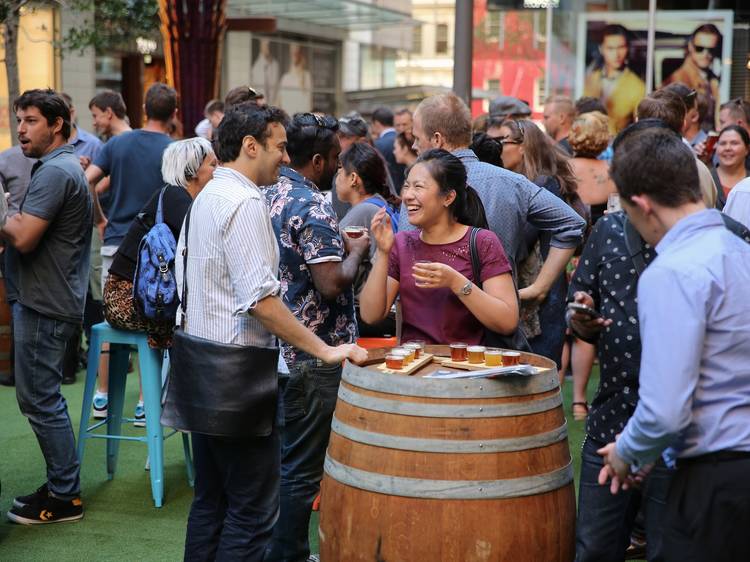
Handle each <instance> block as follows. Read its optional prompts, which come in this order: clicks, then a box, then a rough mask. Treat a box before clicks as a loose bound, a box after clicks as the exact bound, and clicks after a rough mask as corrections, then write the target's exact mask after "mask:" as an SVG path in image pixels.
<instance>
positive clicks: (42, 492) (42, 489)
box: [13, 482, 49, 507]
mask: <svg viewBox="0 0 750 562" xmlns="http://www.w3.org/2000/svg"><path fill="white" fill-rule="evenodd" d="M47 496H49V488H47V483H46V482H45V483H44V484H42V485H41V486H39V488H38V489H37V491H36V492H34V493H32V494H27V495H25V496H17V497H15V498H13V507H24V506H26V505H29V504H32V505H33V504H35V503H36V502H38V501H40V500H43V499H45V498H47Z"/></svg>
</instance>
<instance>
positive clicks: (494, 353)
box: [484, 349, 503, 367]
mask: <svg viewBox="0 0 750 562" xmlns="http://www.w3.org/2000/svg"><path fill="white" fill-rule="evenodd" d="M484 362H485V363H486V364H487V366H488V367H499V366H500V365H502V364H503V352H502V351H500V350H499V349H488V350H487V351H485V352H484Z"/></svg>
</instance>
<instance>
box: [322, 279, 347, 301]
mask: <svg viewBox="0 0 750 562" xmlns="http://www.w3.org/2000/svg"><path fill="white" fill-rule="evenodd" d="M345 289H346V287H345V286H343V285H342V284H341V283H336V282H332V283H320V284H317V283H316V284H315V290H316V291H318V293H320V296H321V297H323V300H325V301H335V300H336V299H337V298H339V295H340V294H341V293H343V292H344V290H345Z"/></svg>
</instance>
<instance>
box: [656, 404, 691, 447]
mask: <svg viewBox="0 0 750 562" xmlns="http://www.w3.org/2000/svg"><path fill="white" fill-rule="evenodd" d="M681 406H682V404H678V403H676V402H675V403H674V404H669V403H668V401H664V403H663V404H661V405H660V407H659V408H658V409H655V410H654V411H653V412H652V415H653V416H654V426H655V427H657V428H658V433H659V436H660V437H661V438H662V439H663V440H664V441H668V442H672V441H674V440H675V439H677V437H678V436H679V435H680V434H681V433H682V432H683V431H684V430H685V429H686V428H687V427H688V425H690V420H691V414H690V410H689V409H688V410H685V409H684V408H682V407H681Z"/></svg>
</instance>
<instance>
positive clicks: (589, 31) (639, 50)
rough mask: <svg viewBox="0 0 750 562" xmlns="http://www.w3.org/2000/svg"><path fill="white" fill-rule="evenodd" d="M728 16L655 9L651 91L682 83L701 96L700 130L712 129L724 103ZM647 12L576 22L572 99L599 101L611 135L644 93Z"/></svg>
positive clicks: (609, 14)
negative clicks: (703, 115) (703, 114)
mask: <svg viewBox="0 0 750 562" xmlns="http://www.w3.org/2000/svg"><path fill="white" fill-rule="evenodd" d="M732 23H733V14H732V12H731V11H729V10H716V11H704V10H696V11H658V12H657V13H656V26H655V28H656V33H655V41H654V76H653V85H654V89H656V88H659V87H661V86H663V85H666V84H669V83H671V82H682V83H684V84H686V85H687V86H689V87H690V88H693V89H694V90H695V91H696V92H698V94H700V95H702V96H704V97H705V98H706V102H707V105H708V112H707V114H706V118H705V120H704V121H703V128H705V129H707V130H713V129H715V128H716V126H717V124H716V120H717V118H718V114H719V105H720V104H721V103H722V102H723V101H726V100H727V99H729V82H730V70H731V50H732ZM647 35H648V12H645V11H644V12H597V13H588V14H581V16H580V17H579V20H578V54H577V58H578V72H577V76H578V81H577V88H576V95H577V96H593V97H595V98H599V99H601V100H602V102H603V103H604V105H605V106H606V107H607V110H608V112H609V116H610V121H611V124H612V128H613V131H612V132H613V133H616V132H617V131H620V130H621V129H623V128H624V127H626V126H627V125H629V124H630V123H631V122H633V120H634V113H635V109H636V107H637V106H638V102H639V101H640V100H641V99H642V98H643V97H644V96H645V95H646V52H647Z"/></svg>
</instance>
